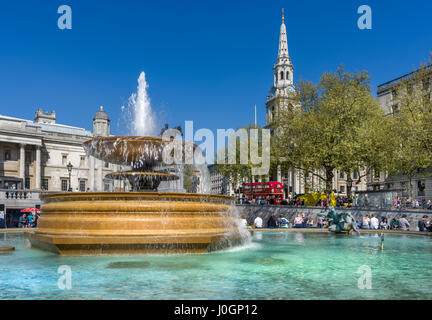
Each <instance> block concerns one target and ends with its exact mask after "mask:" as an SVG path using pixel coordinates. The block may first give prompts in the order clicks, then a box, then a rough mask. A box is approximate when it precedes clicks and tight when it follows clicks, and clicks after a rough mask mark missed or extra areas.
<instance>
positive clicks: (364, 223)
mask: <svg viewBox="0 0 432 320" xmlns="http://www.w3.org/2000/svg"><path fill="white" fill-rule="evenodd" d="M369 223H370V219H369V215H368V214H367V215H366V216H365V217H364V218H363V221H362V229H369Z"/></svg>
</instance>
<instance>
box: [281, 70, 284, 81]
mask: <svg viewBox="0 0 432 320" xmlns="http://www.w3.org/2000/svg"><path fill="white" fill-rule="evenodd" d="M283 79H284V73H283V71H281V73H280V80H283Z"/></svg>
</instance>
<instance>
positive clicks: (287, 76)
mask: <svg viewBox="0 0 432 320" xmlns="http://www.w3.org/2000/svg"><path fill="white" fill-rule="evenodd" d="M286 79H287V80H288V79H289V71H287V73H286Z"/></svg>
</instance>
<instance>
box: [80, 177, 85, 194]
mask: <svg viewBox="0 0 432 320" xmlns="http://www.w3.org/2000/svg"><path fill="white" fill-rule="evenodd" d="M79 188H80V191H81V192H85V191H86V182H85V180H81V181H80V185H79Z"/></svg>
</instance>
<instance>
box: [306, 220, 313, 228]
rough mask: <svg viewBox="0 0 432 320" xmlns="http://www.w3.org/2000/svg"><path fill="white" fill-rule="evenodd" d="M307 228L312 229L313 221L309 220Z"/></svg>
mask: <svg viewBox="0 0 432 320" xmlns="http://www.w3.org/2000/svg"><path fill="white" fill-rule="evenodd" d="M306 227H307V228H312V227H313V219H312V218H309V219H308V220H307V222H306Z"/></svg>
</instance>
